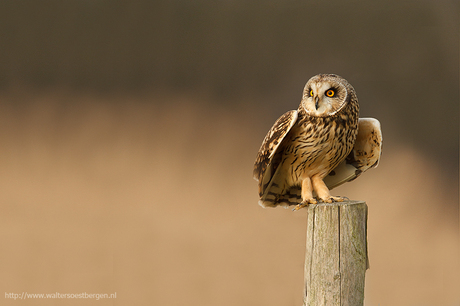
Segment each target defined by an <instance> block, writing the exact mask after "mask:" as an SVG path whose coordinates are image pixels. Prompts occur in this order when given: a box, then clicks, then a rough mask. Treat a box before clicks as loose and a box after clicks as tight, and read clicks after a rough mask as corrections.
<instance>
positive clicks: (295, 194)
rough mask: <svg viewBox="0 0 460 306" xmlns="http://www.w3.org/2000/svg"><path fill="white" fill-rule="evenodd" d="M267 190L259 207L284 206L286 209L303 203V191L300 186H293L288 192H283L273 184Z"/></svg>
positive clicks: (261, 198)
mask: <svg viewBox="0 0 460 306" xmlns="http://www.w3.org/2000/svg"><path fill="white" fill-rule="evenodd" d="M270 187H271V188H267V192H266V193H265V194H264V195H262V196H261V197H260V200H259V205H260V206H262V207H264V208H266V207H276V206H283V207H285V208H287V207H289V206H291V205H297V204H300V203H301V202H302V196H301V189H300V187H299V186H293V187H291V188H289V189H288V190H283V189H284V188H280V187H279V186H278V185H276V184H273V185H272V186H270Z"/></svg>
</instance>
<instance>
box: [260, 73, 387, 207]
mask: <svg viewBox="0 0 460 306" xmlns="http://www.w3.org/2000/svg"><path fill="white" fill-rule="evenodd" d="M358 117H359V106H358V99H357V97H356V93H355V90H354V89H353V87H352V86H351V85H350V84H349V83H348V82H347V81H346V80H345V79H343V78H341V77H339V76H337V75H333V74H323V75H317V76H314V77H312V78H311V79H310V80H309V81H308V82H307V84H306V85H305V88H304V92H303V97H302V101H301V103H300V105H299V108H298V109H297V110H292V111H289V112H287V113H285V114H284V115H282V116H281V117H280V118H279V119H278V120H277V121H276V122H275V124H274V125H273V127H272V128H271V129H270V131H269V132H268V133H267V135H266V136H265V139H264V141H263V143H262V146H261V147H260V150H259V153H258V155H257V159H256V162H255V164H254V178H255V179H256V180H258V181H259V197H260V201H259V203H260V204H261V205H262V206H264V207H274V206H277V205H282V206H288V205H298V206H297V208H300V207H302V206H304V205H308V204H309V203H317V201H318V200H319V201H324V202H333V201H343V198H341V197H334V196H331V195H330V192H329V189H332V188H334V187H336V186H338V185H340V184H342V183H344V182H347V181H350V180H353V179H354V178H356V177H357V176H358V175H360V174H361V173H362V172H364V171H366V170H367V169H369V168H371V167H374V166H377V164H378V159H379V157H380V148H381V143H382V137H381V132H380V124H379V123H378V121H377V120H376V119H359V120H358ZM358 122H359V123H358ZM358 131H359V133H358ZM357 136H358V137H357Z"/></svg>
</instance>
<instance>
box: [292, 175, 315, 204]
mask: <svg viewBox="0 0 460 306" xmlns="http://www.w3.org/2000/svg"><path fill="white" fill-rule="evenodd" d="M301 195H302V203H300V204H297V205H296V207H295V208H294V210H299V209H301V208H302V207H305V206H308V204H316V203H318V202H317V201H316V200H315V198H314V197H313V187H312V181H311V179H310V178H309V177H307V178H304V179H303V181H302V192H301Z"/></svg>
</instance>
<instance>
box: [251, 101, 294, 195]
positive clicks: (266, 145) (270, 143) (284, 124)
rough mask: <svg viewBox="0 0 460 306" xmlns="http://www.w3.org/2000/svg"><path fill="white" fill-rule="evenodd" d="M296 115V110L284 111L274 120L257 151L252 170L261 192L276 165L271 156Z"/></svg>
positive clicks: (289, 128) (292, 123)
mask: <svg viewBox="0 0 460 306" xmlns="http://www.w3.org/2000/svg"><path fill="white" fill-rule="evenodd" d="M297 116H298V115H297V111H296V110H292V111H289V112H286V113H284V114H283V115H282V116H281V117H279V118H278V120H276V122H275V124H274V125H273V126H272V128H271V129H270V131H268V133H267V135H266V136H265V138H264V141H263V142H262V145H261V147H260V149H259V153H258V154H257V158H256V161H255V163H254V172H253V175H254V179H255V180H257V181H259V188H260V189H261V190H259V192H262V189H264V186H267V185H268V183H269V182H270V180H271V178H272V176H273V173H274V172H275V170H276V168H277V166H278V165H277V164H276V162H273V157H274V156H275V153H276V152H277V150H278V148H279V146H280V145H281V143H282V141H283V139H284V138H285V137H286V135H287V134H288V132H289V131H290V130H291V128H292V126H293V125H294V124H295V122H296V121H297Z"/></svg>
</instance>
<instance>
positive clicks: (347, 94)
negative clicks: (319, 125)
mask: <svg viewBox="0 0 460 306" xmlns="http://www.w3.org/2000/svg"><path fill="white" fill-rule="evenodd" d="M350 99H356V94H355V90H354V89H353V87H352V86H351V85H350V83H348V81H347V80H345V79H344V78H342V77H340V76H338V75H335V74H318V75H315V76H314V77H312V78H311V79H310V80H308V82H307V84H306V85H305V88H304V90H303V96H302V101H301V103H300V106H301V107H303V109H304V110H305V111H306V112H307V114H308V115H310V116H315V117H325V116H333V115H335V114H336V113H337V112H339V111H340V110H341V109H343V108H344V106H345V105H347V103H348V102H349V101H350Z"/></svg>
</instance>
